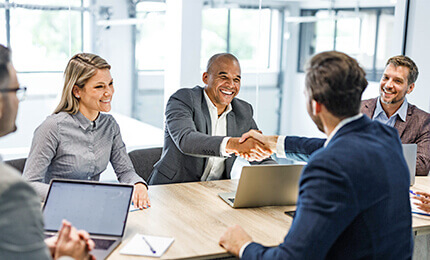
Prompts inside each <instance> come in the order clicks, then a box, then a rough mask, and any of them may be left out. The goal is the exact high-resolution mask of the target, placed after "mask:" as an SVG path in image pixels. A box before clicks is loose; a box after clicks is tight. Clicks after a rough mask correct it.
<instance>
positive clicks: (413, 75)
mask: <svg viewBox="0 0 430 260" xmlns="http://www.w3.org/2000/svg"><path fill="white" fill-rule="evenodd" d="M390 64H393V65H394V67H398V66H404V67H406V68H408V69H409V74H408V85H411V84H412V83H415V81H417V78H418V73H419V72H418V67H417V65H416V64H415V62H414V61H413V60H412V59H411V58H409V57H408V56H405V55H397V56H394V57H391V58H389V59H388V61H387V64H385V66H388V65H390Z"/></svg>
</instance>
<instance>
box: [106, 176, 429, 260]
mask: <svg viewBox="0 0 430 260" xmlns="http://www.w3.org/2000/svg"><path fill="white" fill-rule="evenodd" d="M236 186H237V180H221V181H210V182H192V183H183V184H169V185H154V186H151V187H150V189H149V195H150V198H151V204H152V206H151V207H150V208H149V209H145V210H143V211H134V212H130V214H129V217H128V222H127V227H126V231H125V234H124V239H123V242H122V243H121V245H120V246H119V247H118V248H117V249H116V250H115V251H114V252H113V253H112V254H111V255H110V257H109V259H125V258H127V259H145V257H141V256H127V255H121V254H119V251H120V250H121V248H122V247H123V246H124V245H125V244H127V242H128V241H129V240H130V239H131V238H132V237H133V236H134V235H135V234H136V233H140V234H145V235H155V236H166V237H174V238H175V241H174V242H173V244H172V245H171V247H170V248H169V249H168V250H167V251H166V252H165V253H164V255H163V256H162V257H161V259H178V258H179V259H180V258H215V257H217V258H218V257H227V256H229V254H227V252H226V251H225V250H224V249H223V248H222V247H220V246H219V245H218V241H219V238H220V237H221V235H222V234H223V233H224V232H225V230H226V229H227V227H229V226H232V225H234V224H240V225H241V226H242V227H243V228H244V229H245V230H246V231H247V232H248V233H249V234H250V235H251V236H252V238H253V239H254V241H256V242H259V243H262V244H264V245H266V246H276V245H278V244H279V243H281V242H282V241H283V239H284V237H285V235H286V234H287V232H288V230H289V228H290V226H291V222H292V218H291V217H289V216H287V215H286V214H284V211H288V210H294V208H295V207H294V206H274V207H261V208H247V209H233V208H231V207H230V206H229V205H227V204H226V203H225V202H224V201H223V200H222V199H220V198H219V197H218V193H220V192H231V191H234V190H235V189H236ZM412 189H413V190H419V191H430V177H417V178H416V184H415V185H414V186H413V187H412ZM413 229H414V232H415V234H417V235H421V234H426V233H430V217H426V216H418V215H415V214H414V217H413ZM147 259H154V258H151V257H147Z"/></svg>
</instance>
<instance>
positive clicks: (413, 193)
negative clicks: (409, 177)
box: [409, 190, 420, 197]
mask: <svg viewBox="0 0 430 260" xmlns="http://www.w3.org/2000/svg"><path fill="white" fill-rule="evenodd" d="M409 192H410V193H411V194H412V195H414V196H417V197H419V196H420V194H416V193H415V192H413V191H411V190H409Z"/></svg>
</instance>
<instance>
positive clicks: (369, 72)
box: [297, 6, 395, 81]
mask: <svg viewBox="0 0 430 260" xmlns="http://www.w3.org/2000/svg"><path fill="white" fill-rule="evenodd" d="M318 11H333V12H334V15H335V16H337V14H338V12H339V11H357V9H356V8H333V9H329V8H316V9H312V8H305V9H301V10H300V16H301V17H306V16H315V14H316V13H317V12H318ZM361 11H376V29H375V35H374V36H373V37H374V40H375V46H374V49H373V56H372V57H373V58H372V67H371V68H364V69H365V72H366V78H367V79H368V80H369V81H379V78H380V77H381V75H382V73H383V70H381V69H377V67H376V60H377V54H378V39H379V27H380V21H381V19H380V17H381V14H383V12H384V11H388V12H390V13H392V14H393V16H394V14H395V7H392V6H385V7H360V8H358V12H361ZM305 14H306V15H305ZM305 25H306V23H301V24H300V29H299V39H298V40H299V55H298V59H297V72H298V73H304V65H305V62H306V61H307V60H308V59H309V58H310V57H311V56H312V55H314V54H315V53H313V54H310V55H308V54H306V53H305V48H304V46H309V45H310V41H309V39H305V37H306V35H305V34H306V32H305V30H306V29H304V28H306V27H305ZM337 31H338V26H337V20H335V21H334V27H333V50H336V38H337ZM315 35H316V34H315V30H314V31H313V36H315Z"/></svg>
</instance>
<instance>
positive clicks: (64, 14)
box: [0, 0, 88, 159]
mask: <svg viewBox="0 0 430 260" xmlns="http://www.w3.org/2000/svg"><path fill="white" fill-rule="evenodd" d="M85 2H86V1H85ZM69 4H70V6H69ZM69 10H70V11H69ZM85 12H88V9H87V8H86V7H85V5H84V1H76V0H73V1H71V0H60V1H57V0H45V1H43V2H42V3H37V4H34V1H31V0H20V1H14V2H12V1H11V2H7V3H5V4H0V28H1V29H0V43H1V44H3V45H9V46H11V48H12V52H13V57H12V59H13V62H14V66H15V68H16V70H17V72H18V78H19V81H20V83H21V85H25V86H27V87H28V95H27V99H26V100H25V102H22V103H20V105H19V113H18V117H17V126H18V132H15V133H13V134H10V135H8V136H6V137H3V138H2V143H1V145H0V153H2V154H3V155H4V157H5V158H6V159H8V158H14V157H17V156H21V157H22V156H23V155H24V154H26V153H27V152H28V149H29V145H30V144H31V139H32V137H33V131H34V129H35V128H36V127H37V126H38V125H39V124H40V123H41V122H42V121H43V120H44V119H45V118H46V116H47V115H49V114H51V113H52V112H53V110H54V108H55V105H56V104H57V102H58V100H57V94H58V93H60V92H61V89H62V86H63V70H64V68H65V67H66V63H67V61H68V60H69V58H70V55H71V54H73V53H77V52H82V49H83V44H84V39H83V36H82V35H83V31H82V30H83V29H82V28H83V22H84V18H83V14H84V13H85ZM7 13H8V14H9V15H6V14H7ZM7 32H9V33H10V34H9V36H10V37H8V36H7Z"/></svg>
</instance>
